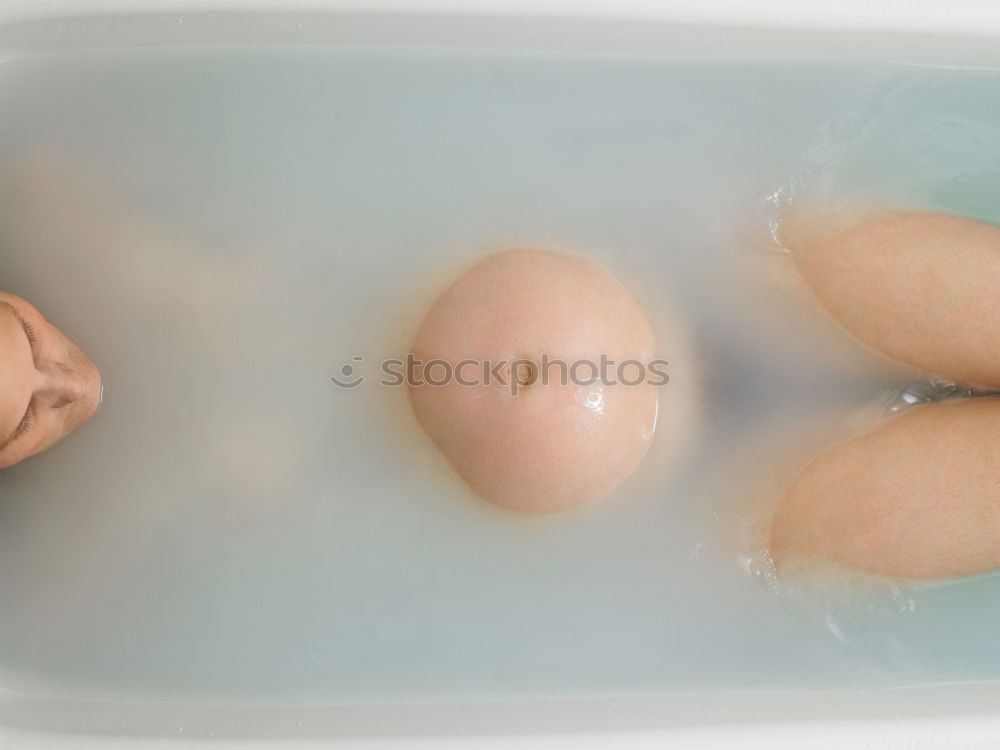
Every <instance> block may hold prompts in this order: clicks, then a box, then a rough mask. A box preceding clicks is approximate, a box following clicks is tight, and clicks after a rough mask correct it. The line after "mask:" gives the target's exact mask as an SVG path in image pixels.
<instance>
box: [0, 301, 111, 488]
mask: <svg viewBox="0 0 1000 750" xmlns="http://www.w3.org/2000/svg"><path fill="white" fill-rule="evenodd" d="M100 398H101V376H100V373H99V372H98V371H97V367H95V366H94V363H93V362H91V361H90V359H89V358H88V357H87V355H85V354H84V353H83V352H82V351H81V350H80V348H79V347H78V346H77V345H76V344H74V343H73V342H72V341H70V339H69V338H67V337H66V335H65V334H63V333H62V332H61V331H59V329H57V328H56V327H55V326H53V325H52V324H51V323H49V322H48V321H47V320H46V319H45V318H44V317H42V315H41V313H39V312H38V310H36V309H35V308H34V307H33V306H31V305H30V304H28V303H27V302H26V301H25V300H23V299H21V298H20V297H15V296H14V295H12V294H5V293H3V292H0V469H5V468H7V467H9V466H13V465H14V464H16V463H18V462H19V461H23V460H24V459H26V458H28V457H30V456H33V455H35V454H37V453H41V452H42V451H44V450H46V449H48V448H51V447H52V446H53V445H55V444H56V443H58V442H59V441H60V440H62V439H63V438H65V437H66V436H67V435H69V434H70V433H71V432H73V431H74V430H75V429H76V428H77V427H79V426H80V425H81V424H83V423H84V422H85V421H87V419H89V418H90V417H91V415H93V413H94V412H95V411H96V410H97V406H98V404H99V403H100Z"/></svg>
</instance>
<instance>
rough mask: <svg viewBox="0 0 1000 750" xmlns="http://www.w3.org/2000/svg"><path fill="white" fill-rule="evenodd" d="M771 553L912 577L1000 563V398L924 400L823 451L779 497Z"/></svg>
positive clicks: (971, 570)
mask: <svg viewBox="0 0 1000 750" xmlns="http://www.w3.org/2000/svg"><path fill="white" fill-rule="evenodd" d="M771 552H772V554H773V555H774V557H775V560H776V561H779V563H780V562H782V561H790V560H802V559H822V560H829V561H832V562H835V563H840V564H842V565H847V566H849V567H852V568H856V569H859V570H866V571H869V572H871V573H877V574H880V575H884V576H890V577H893V578H904V579H942V578H954V577H958V576H967V575H973V574H976V573H985V572H987V571H990V570H994V569H995V568H997V567H1000V399H993V398H990V399H973V400H966V401H953V402H948V403H940V404H933V405H929V406H920V407H916V408H914V409H913V410H912V411H909V412H906V413H904V414H903V415H901V416H900V417H899V418H897V419H895V420H893V421H892V422H890V423H889V424H887V425H885V426H884V427H882V428H880V429H877V430H875V431H874V432H872V433H870V434H868V435H865V436H862V437H859V438H855V439H853V440H848V441H847V442H845V443H841V444H840V445H837V446H834V447H833V448H831V449H830V450H828V451H826V452H825V453H823V454H821V455H820V456H819V457H818V458H816V459H814V460H813V461H812V462H811V463H810V464H809V465H808V466H807V467H806V468H805V469H804V470H803V471H802V472H801V473H800V474H799V476H798V477H797V478H796V479H795V481H794V482H793V483H792V486H791V487H790V489H789V490H788V493H787V494H786V495H785V497H784V499H783V501H782V503H781V505H780V506H779V508H778V512H777V514H776V516H775V518H774V522H773V526H772V532H771Z"/></svg>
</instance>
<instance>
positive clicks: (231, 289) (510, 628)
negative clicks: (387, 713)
mask: <svg viewBox="0 0 1000 750" xmlns="http://www.w3.org/2000/svg"><path fill="white" fill-rule="evenodd" d="M998 84H1000V73H993V72H982V71H963V70H932V69H920V68H903V67H891V66H882V65H874V64H865V65H860V64H858V65H848V64H833V63H794V64H792V63H781V64H778V63H773V64H771V63H704V62H701V63H699V62H690V61H688V62H685V61H672V60H667V59H628V58H614V57H583V56H542V55H523V54H519V55H514V54H510V55H504V54H472V53H445V52H414V51H410V52H404V51H387V50H363V49H354V50H334V49H268V50H216V51H210V50H202V51H191V50H188V51H158V52H116V53H101V54H95V53H91V54H74V55H66V56H50V57H44V58H34V59H24V60H19V61H15V62H9V63H5V64H4V65H3V67H2V68H0V107H2V108H0V113H2V114H0V287H2V288H4V289H5V290H7V291H11V292H15V293H17V294H20V295H21V296H24V297H26V298H28V299H30V300H31V301H32V302H34V303H35V304H36V306H38V307H39V308H40V309H41V310H43V311H44V312H45V313H46V314H47V315H48V316H49V317H50V318H51V319H52V320H53V321H54V322H55V323H56V324H57V325H60V326H61V327H62V328H63V329H64V330H66V331H67V332H68V333H69V334H70V335H71V336H73V337H74V338H75V339H76V340H77V341H78V342H79V343H80V344H81V345H82V346H83V348H84V349H85V350H87V351H88V353H90V354H91V356H92V357H93V358H94V359H95V361H97V362H98V363H99V365H100V366H101V368H102V370H103V371H104V372H105V376H106V383H107V397H106V404H105V406H104V407H103V408H102V410H101V412H100V413H99V414H98V415H97V416H96V417H95V418H94V420H93V421H92V422H91V423H90V424H88V425H87V426H86V428H85V429H83V430H81V431H80V433H78V434H77V435H75V436H74V437H73V438H72V439H70V440H68V441H67V442H66V443H64V444H63V445H61V446H59V447H58V448H57V449H55V450H53V451H51V452H50V453H48V454H46V455H44V456H42V457H39V458H38V459H36V460H32V461H30V462H27V463H25V464H23V465H21V466H19V467H16V468H15V469H12V470H10V471H4V472H2V473H0V683H2V684H3V685H5V686H9V687H14V688H17V689H21V690H26V691H29V692H57V693H63V694H70V695H79V694H87V695H116V696H124V697H157V696H158V697H172V698H185V699H204V698H215V699H222V700H249V699H253V700H278V701H299V700H344V701H354V700H401V699H402V700H421V699H439V698H443V699H448V698H458V697H463V698H482V697H514V696H524V695H550V696H555V695H569V694H574V695H596V694H606V693H641V692H650V691H669V690H695V689H715V688H735V687H761V688H763V687H788V686H800V687H817V688H818V687H852V686H873V685H887V684H889V685H892V684H903V683H908V682H913V681H935V680H955V679H981V678H985V679H992V678H995V677H998V676H1000V649H998V648H997V647H996V635H995V630H996V629H995V620H996V615H997V614H998V606H1000V605H998V602H1000V578H994V577H987V578H982V579H978V580H975V581H969V582H961V583H956V584H951V585H945V586H938V587H933V588H928V589H924V590H910V589H906V590H903V589H898V590H894V589H885V590H877V591H875V592H873V593H870V594H865V595H864V596H861V595H855V594H850V595H847V596H841V595H839V594H831V595H830V596H829V597H825V596H824V595H822V594H821V595H819V596H818V597H816V596H813V597H811V598H810V597H805V599H806V600H807V601H806V602H805V603H803V604H802V605H800V604H798V603H797V600H796V599H795V597H794V596H793V597H791V598H789V597H788V596H775V595H773V594H771V593H769V592H768V591H767V590H766V587H761V586H760V585H758V583H757V582H756V581H755V580H754V579H753V578H752V577H751V576H750V575H749V574H748V573H747V570H746V567H745V564H744V557H745V553H746V549H745V548H744V547H743V546H741V543H740V541H739V534H738V531H739V527H740V525H741V523H743V519H744V517H745V516H747V515H752V513H751V512H750V510H748V509H749V508H750V506H751V505H752V504H753V502H754V498H755V493H754V492H752V491H750V489H749V488H751V487H755V486H756V485H757V484H758V483H760V482H762V481H764V482H765V483H766V480H767V477H766V476H765V477H761V476H760V474H761V473H762V472H763V473H765V474H766V473H767V472H768V471H770V469H769V468H768V467H769V466H770V465H771V464H769V463H767V462H762V463H758V464H754V463H753V462H751V466H749V467H748V466H746V465H745V464H743V463H741V462H740V461H739V460H738V459H739V457H740V456H741V455H742V454H743V453H744V452H745V450H746V448H747V447H748V446H753V445H756V444H759V443H760V444H762V443H764V442H766V441H767V440H770V439H771V438H774V437H775V436H777V438H778V442H779V443H788V444H795V443H797V442H799V441H800V439H801V440H805V436H806V435H807V434H811V433H812V431H813V430H814V429H817V428H819V429H825V427H824V426H825V425H829V426H831V428H832V429H834V430H837V429H842V425H843V424H844V422H845V420H846V421H847V422H850V419H851V415H854V414H856V413H857V412H858V411H859V410H861V409H863V408H865V407H866V406H868V405H870V404H872V403H873V402H875V401H877V400H878V399H879V398H880V397H881V396H882V395H883V394H884V393H885V391H886V389H889V388H892V387H895V386H897V385H899V384H901V383H902V376H901V375H900V374H899V373H892V372H886V371H885V370H882V369H878V368H876V367H874V366H873V365H872V364H871V362H870V361H869V360H868V359H866V358H865V357H864V356H861V355H859V356H857V357H856V358H854V357H852V356H851V355H845V352H844V350H843V348H842V347H841V345H840V344H839V343H838V342H837V341H836V340H835V339H834V337H833V336H832V334H831V333H830V331H829V330H827V329H825V328H816V327H815V326H813V325H811V324H810V323H809V322H808V321H807V320H806V319H805V318H804V317H803V316H800V315H799V314H798V313H797V312H796V307H795V304H796V303H795V301H794V299H792V298H791V297H789V298H788V299H785V298H783V295H782V292H781V291H780V289H781V288H780V287H774V286H772V285H770V282H769V281H768V275H767V273H766V272H764V271H760V268H762V267H764V266H768V265H769V264H771V263H772V262H777V263H781V262H782V259H781V258H780V257H779V256H777V255H775V254H773V253H772V251H771V250H769V249H767V248H766V246H765V243H764V242H763V238H764V236H765V235H766V211H764V210H762V206H764V203H763V199H762V196H764V195H766V194H768V193H769V192H773V191H774V190H775V189H776V188H778V187H784V188H785V190H786V193H787V191H789V190H791V189H793V188H794V190H795V191H797V193H798V194H806V193H808V194H820V195H829V196H837V195H842V194H855V195H856V194H861V193H864V194H867V195H871V196H872V197H873V199H877V200H882V201H885V200H898V201H903V202H907V203H919V204H923V205H931V206H936V207H940V208H945V209H948V210H953V211H958V212H962V213H967V214H971V215H975V216H979V217H982V218H986V219H993V220H997V221H1000V202H998V200H997V198H998V185H1000V180H998V177H1000V174H998V169H1000V167H998V164H1000V162H998V159H1000V130H998V128H1000V99H998V98H997V97H996V96H995V91H996V87H997V85H998ZM517 243H520V244H531V245H536V246H543V247H559V248H573V249H577V250H579V251H580V252H583V253H585V254H587V255H588V256H590V257H593V258H596V259H598V260H599V261H602V262H604V263H605V265H607V266H608V267H609V268H611V269H612V270H613V271H615V272H616V273H617V274H618V275H619V276H620V278H621V279H622V280H623V281H624V282H625V283H626V285H627V286H628V287H629V288H630V289H631V291H633V293H634V294H635V295H636V296H637V298H638V299H639V300H640V301H641V303H642V304H643V305H644V307H646V309H647V310H649V312H650V314H651V315H652V317H653V318H654V319H656V318H657V316H658V314H659V313H661V312H662V311H663V310H666V309H669V308H672V309H674V310H676V311H677V315H678V316H679V318H680V319H681V321H682V322H683V325H684V326H686V327H687V328H688V329H689V333H690V338H691V341H692V346H693V352H692V353H691V354H690V355H689V356H691V357H692V358H693V359H696V360H697V364H698V367H699V368H700V371H701V372H702V373H703V377H702V382H701V386H702V389H703V397H702V403H701V410H700V411H701V413H700V419H699V423H700V429H699V430H697V431H694V430H692V433H691V437H690V440H689V442H690V453H689V455H688V456H687V457H686V458H685V460H684V462H683V463H682V466H681V467H680V469H679V470H676V471H672V472H671V471H667V470H666V469H665V468H664V465H663V461H662V460H661V459H662V458H663V456H662V451H660V454H657V452H656V450H655V449H654V455H653V458H652V459H651V461H650V462H648V463H647V465H646V466H644V467H643V468H642V469H641V470H640V472H639V475H637V476H636V477H635V478H634V480H633V481H631V482H630V483H629V484H627V485H626V486H625V487H624V488H623V490H622V491H621V492H619V493H618V494H617V495H615V496H614V497H611V498H608V499H607V501H606V502H603V503H600V504H597V505H594V506H592V507H588V508H584V509H581V510H580V511H578V512H574V513H570V514H566V515H563V516H558V517H552V518H545V519H528V518H523V517H517V516H511V515H507V514H505V513H503V512H499V511H495V510H492V509H490V508H489V507H487V506H485V505H484V504H483V503H481V502H479V501H477V500H476V499H475V498H473V497H471V496H469V495H468V493H467V492H465V491H464V490H463V489H462V487H461V486H460V485H458V484H457V483H456V482H454V481H453V480H452V479H451V478H450V477H449V476H448V474H447V472H446V471H445V470H444V469H443V468H442V466H441V464H440V461H439V459H438V457H437V456H436V455H435V454H434V452H433V451H432V450H431V449H430V448H428V447H427V445H426V444H425V443H424V442H423V441H422V439H421V435H420V434H419V433H416V432H414V431H413V430H412V426H411V425H410V424H409V422H408V421H407V417H406V408H407V407H406V403H405V400H404V399H403V398H402V394H400V393H398V392H395V391H393V392H389V391H386V390H384V389H379V388H377V387H363V388H359V389H357V390H355V391H351V392H345V391H339V390H337V389H336V388H334V387H333V386H332V384H331V383H330V382H329V380H328V378H329V376H330V375H333V374H336V372H337V370H338V369H339V367H340V366H341V364H342V363H344V362H345V361H350V358H351V356H353V355H356V354H360V355H364V356H365V357H366V364H368V363H371V362H373V361H375V360H377V359H378V357H380V356H383V355H385V354H387V353H398V351H400V349H401V348H405V345H406V341H405V340H404V336H403V333H404V332H405V331H406V330H407V327H408V326H409V325H411V324H412V323H413V321H414V320H415V318H417V317H418V316H419V314H420V312H421V311H422V306H423V305H426V304H427V302H428V301H429V297H428V295H430V294H433V291H434V290H435V289H436V288H437V285H438V284H439V283H440V281H441V279H442V278H444V277H446V275H447V274H448V273H450V272H451V271H453V270H454V269H455V268H457V267H459V266H460V265H461V264H462V263H463V262H467V261H470V260H472V259H474V258H475V257H477V255H478V254H481V253H483V252H487V251H489V250H491V249H498V248H500V247H504V246H508V245H510V244H517ZM758 271H760V272H758ZM662 354H663V356H665V357H666V358H668V359H670V358H671V357H672V356H674V355H673V354H672V353H671V352H663V353H662ZM779 453H780V451H779ZM782 460H783V459H782V457H781V456H780V455H778V456H777V457H775V458H774V461H775V463H776V465H780V464H781V463H782ZM794 460H799V457H796V458H795V459H792V458H789V459H788V461H790V462H794ZM744 489H745V490H746V492H744V491H743V490H744ZM825 599H829V600H828V601H826V600H825Z"/></svg>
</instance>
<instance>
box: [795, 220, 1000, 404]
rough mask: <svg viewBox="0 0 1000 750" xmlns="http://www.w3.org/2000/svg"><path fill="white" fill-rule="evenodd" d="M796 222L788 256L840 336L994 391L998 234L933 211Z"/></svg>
mask: <svg viewBox="0 0 1000 750" xmlns="http://www.w3.org/2000/svg"><path fill="white" fill-rule="evenodd" d="M794 223H795V225H796V226H795V227H794V228H793V229H792V230H791V232H790V233H789V234H790V239H788V240H787V241H786V242H787V244H788V245H789V247H790V249H791V251H792V259H793V260H794V262H795V265H796V267H797V268H798V270H799V272H800V273H801V274H802V277H803V278H804V279H805V280H806V282H807V283H808V284H809V286H810V287H811V288H812V290H813V292H814V293H815V294H816V296H817V297H818V298H819V300H820V302H821V303H822V304H823V306H824V307H825V308H826V309H827V311H828V312H829V313H830V315H832V316H833V318H834V319H835V320H836V321H837V322H838V323H840V325H842V326H843V327H844V328H845V329H847V331H848V332H850V333H851V334H853V335H854V336H855V337H856V338H857V339H859V340H860V341H861V342H863V343H864V344H867V345H868V346H870V347H872V348H874V349H876V350H878V351H880V352H882V353H883V354H885V355H886V356H888V357H891V358H892V359H895V360H897V361H899V362H902V363H904V364H908V365H911V366H914V367H918V368H920V369H922V370H926V371H927V372H930V373H933V374H934V375H939V376H941V377H944V378H947V379H949V380H952V381H955V382H958V383H964V384H967V385H971V386H979V387H994V388H995V387H1000V296H998V290H1000V227H996V226H993V225H991V224H986V223H983V222H981V221H974V220H972V219H966V218H962V217H960V216H951V215H948V214H941V213H932V212H909V213H891V214H883V215H878V216H873V217H869V218H867V219H864V220H862V221H860V222H857V223H855V224H853V225H849V226H847V227H844V228H835V226H834V225H835V224H836V222H831V221H830V220H829V219H825V218H822V217H813V218H805V217H798V218H796V219H795V220H794Z"/></svg>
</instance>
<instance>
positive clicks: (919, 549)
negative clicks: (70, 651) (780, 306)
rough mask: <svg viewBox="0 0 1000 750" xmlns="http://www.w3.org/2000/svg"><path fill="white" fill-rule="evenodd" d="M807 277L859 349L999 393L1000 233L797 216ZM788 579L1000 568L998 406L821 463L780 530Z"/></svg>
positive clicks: (779, 517) (935, 410) (907, 425)
mask: <svg viewBox="0 0 1000 750" xmlns="http://www.w3.org/2000/svg"><path fill="white" fill-rule="evenodd" d="M783 240H785V244H786V246H788V247H789V249H790V250H791V253H792V258H793V259H794V261H795V264H796V266H797V267H798V269H799V271H800V272H801V273H802V276H803V278H804V279H805V281H806V282H807V283H808V284H809V286H810V287H811V288H812V290H813V291H814V292H815V294H816V296H817V297H818V298H819V300H820V301H821V302H822V304H823V305H824V307H825V308H826V309H827V310H828V311H829V312H830V314H831V315H832V316H833V317H834V318H835V319H836V320H837V321H838V322H839V323H840V324H841V325H842V326H843V327H844V328H845V329H846V330H847V331H849V332H850V333H852V334H853V335H854V336H855V337H856V338H857V339H858V340H859V341H861V342H862V343H864V344H866V345H867V346H869V347H871V348H873V349H875V350H877V351H879V352H881V353H882V354H884V355H886V356H888V357H890V358H892V359H894V360H897V361H899V362H903V363H905V364H908V365H911V366H914V367H917V368H919V369H922V370H924V371H926V372H929V373H932V374H934V375H938V376H942V377H945V378H947V379H950V380H953V381H955V382H958V383H963V384H966V385H971V386H979V387H993V388H996V387H998V386H1000V228H997V227H994V226H992V225H989V224H984V223H982V222H977V221H973V220H971V219H965V218H961V217H957V216H949V215H945V214H938V213H928V212H910V213H892V214H883V215H880V216H869V217H867V218H864V219H861V220H856V221H855V222H854V223H853V224H846V225H845V224H843V223H840V222H839V221H837V220H835V219H833V218H831V217H825V216H822V215H813V216H811V217H808V218H807V219H805V220H804V219H803V217H801V216H799V217H796V219H795V222H794V224H793V226H792V228H791V231H790V233H789V236H787V237H783ZM771 552H772V554H773V556H774V558H775V562H776V563H777V564H778V566H779V568H783V567H785V566H787V564H788V563H791V562H799V561H802V560H810V559H813V560H828V561H832V562H835V563H840V564H842V565H846V566H849V567H852V568H856V569H859V570H865V571H869V572H872V573H876V574H880V575H885V576H891V577H896V578H903V579H944V578H953V577H958V576H966V575H972V574H976V573H984V572H987V571H990V570H994V569H996V568H1000V400H998V399H993V398H979V399H973V400H968V401H961V402H944V403H938V404H932V405H928V406H921V407H917V408H914V409H913V410H911V411H909V412H906V413H904V414H903V415H902V416H900V417H898V418H896V419H895V420H893V421H892V422H890V423H888V424H886V425H884V426H882V427H881V428H879V429H877V430H875V431H874V432H872V433H870V434H868V435H865V436H862V437H859V438H856V439H853V440H849V441H847V442H845V443H842V444H840V445H838V446H835V447H834V448H832V449H830V450H829V451H827V452H826V453H823V454H822V455H820V456H819V457H818V458H816V459H814V460H813V461H812V462H811V463H810V464H809V465H807V466H806V468H805V469H804V470H803V471H802V472H801V473H800V474H799V475H798V477H797V478H796V479H795V480H794V482H793V483H792V485H791V487H790V488H789V490H788V492H787V494H786V495H785V496H784V498H783V499H782V500H781V502H780V504H779V506H778V509H777V511H776V514H775V517H774V520H773V524H772V529H771Z"/></svg>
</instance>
